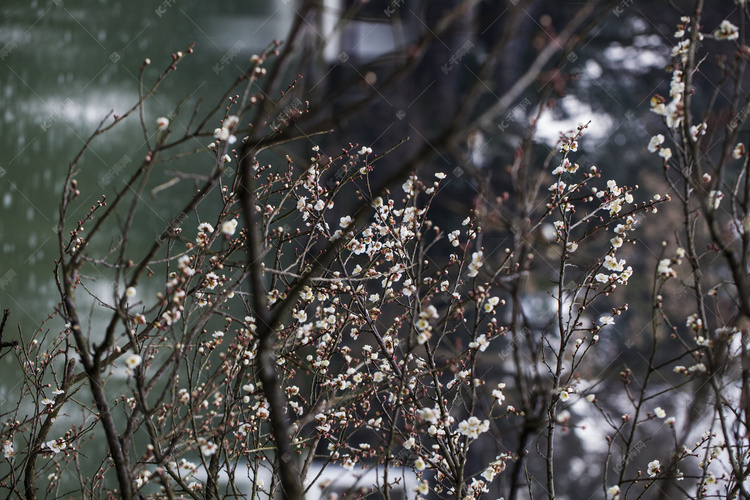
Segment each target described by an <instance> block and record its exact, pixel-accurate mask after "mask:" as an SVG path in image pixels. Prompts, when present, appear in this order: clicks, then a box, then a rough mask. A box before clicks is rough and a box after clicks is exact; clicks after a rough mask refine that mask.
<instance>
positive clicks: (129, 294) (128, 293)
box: [125, 286, 138, 299]
mask: <svg viewBox="0 0 750 500" xmlns="http://www.w3.org/2000/svg"><path fill="white" fill-rule="evenodd" d="M137 293H138V292H137V291H136V289H135V287H133V286H129V287H128V288H127V289H126V290H125V295H126V296H127V297H129V298H131V299H132V298H133V297H135V296H136V294H137Z"/></svg>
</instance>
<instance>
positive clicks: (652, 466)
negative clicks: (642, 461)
mask: <svg viewBox="0 0 750 500" xmlns="http://www.w3.org/2000/svg"><path fill="white" fill-rule="evenodd" d="M659 472H661V462H659V461H658V460H654V461H653V462H649V464H648V475H649V477H655V476H656V475H657V474H658V473H659Z"/></svg>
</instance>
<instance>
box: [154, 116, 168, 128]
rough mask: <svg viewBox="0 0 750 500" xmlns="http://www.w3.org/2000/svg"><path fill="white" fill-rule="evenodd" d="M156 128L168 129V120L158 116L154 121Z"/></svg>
mask: <svg viewBox="0 0 750 500" xmlns="http://www.w3.org/2000/svg"><path fill="white" fill-rule="evenodd" d="M156 126H157V127H158V128H159V130H167V128H168V127H169V118H165V117H163V116H160V117H159V118H157V119H156Z"/></svg>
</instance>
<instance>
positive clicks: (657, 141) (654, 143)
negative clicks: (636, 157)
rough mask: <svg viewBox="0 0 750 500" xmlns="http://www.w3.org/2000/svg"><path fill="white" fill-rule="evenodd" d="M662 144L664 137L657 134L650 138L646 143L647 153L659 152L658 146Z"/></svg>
mask: <svg viewBox="0 0 750 500" xmlns="http://www.w3.org/2000/svg"><path fill="white" fill-rule="evenodd" d="M662 144H664V136H663V135H661V134H657V135H655V136H653V137H652V138H651V140H650V141H648V151H649V153H656V152H657V151H658V150H659V146H661V145H662Z"/></svg>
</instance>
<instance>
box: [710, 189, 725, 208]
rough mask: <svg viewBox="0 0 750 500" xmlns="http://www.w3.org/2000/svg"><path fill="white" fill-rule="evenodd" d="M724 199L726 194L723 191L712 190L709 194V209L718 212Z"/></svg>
mask: <svg viewBox="0 0 750 500" xmlns="http://www.w3.org/2000/svg"><path fill="white" fill-rule="evenodd" d="M722 199H724V193H722V192H721V191H716V190H712V191H711V192H709V193H708V206H709V208H711V209H713V210H716V209H718V208H719V205H720V204H721V200H722Z"/></svg>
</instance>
